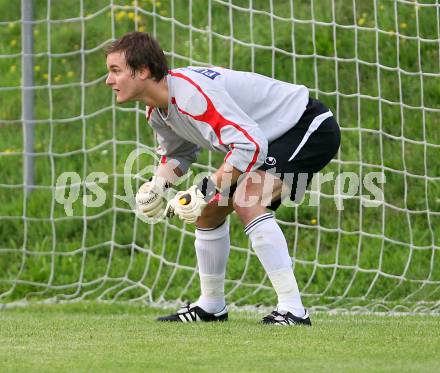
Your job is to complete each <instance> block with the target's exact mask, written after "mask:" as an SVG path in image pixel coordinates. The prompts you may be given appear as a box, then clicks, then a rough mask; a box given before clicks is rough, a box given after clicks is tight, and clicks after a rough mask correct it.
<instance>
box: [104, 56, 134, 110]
mask: <svg viewBox="0 0 440 373" xmlns="http://www.w3.org/2000/svg"><path fill="white" fill-rule="evenodd" d="M107 69H108V71H109V73H108V76H107V79H106V81H105V84H107V85H108V86H109V87H111V89H112V90H113V91H114V92H115V93H116V101H117V102H118V103H122V102H126V101H135V100H137V99H139V93H140V91H141V85H142V80H141V79H140V77H139V74H138V73H137V72H136V74H135V75H134V76H133V73H132V70H131V69H130V68H129V67H128V66H127V64H126V62H125V56H124V53H118V52H115V53H110V54H109V55H108V56H107Z"/></svg>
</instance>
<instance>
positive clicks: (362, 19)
mask: <svg viewBox="0 0 440 373" xmlns="http://www.w3.org/2000/svg"><path fill="white" fill-rule="evenodd" d="M364 23H365V18H359V20H358V25H359V26H362V25H363V24H364Z"/></svg>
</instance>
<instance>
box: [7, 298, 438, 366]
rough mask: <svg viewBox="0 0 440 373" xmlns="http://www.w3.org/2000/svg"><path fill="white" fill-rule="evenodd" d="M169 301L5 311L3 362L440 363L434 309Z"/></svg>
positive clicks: (123, 364) (227, 364)
mask: <svg viewBox="0 0 440 373" xmlns="http://www.w3.org/2000/svg"><path fill="white" fill-rule="evenodd" d="M164 312H166V311H164V310H158V309H148V308H144V307H140V306H128V305H117V304H114V305H102V304H94V303H85V304H84V303H79V304H71V305H52V306H31V307H26V308H22V309H13V310H3V311H1V313H0V320H1V328H0V361H1V362H2V363H1V371H2V372H19V371H26V372H39V371H41V372H85V371H87V372H222V371H227V372H291V371H309V372H322V371H331V372H335V371H344V372H359V371H362V372H399V373H401V372H437V371H438V367H439V366H440V357H439V356H438V351H439V349H440V329H439V328H438V320H437V319H436V318H434V317H429V316H424V317H423V316H402V317H384V316H373V315H370V316H360V315H328V314H322V313H319V314H316V315H313V323H314V325H313V327H312V328H305V327H296V328H279V327H270V326H269V327H268V326H263V325H259V324H258V323H257V321H258V320H259V318H260V317H261V315H259V314H256V313H253V314H252V313H241V312H240V313H237V312H232V313H231V315H230V321H228V322H226V323H221V324H197V325H196V324H178V325H176V324H163V323H157V322H155V321H154V319H155V317H157V316H158V315H161V314H163V313H164Z"/></svg>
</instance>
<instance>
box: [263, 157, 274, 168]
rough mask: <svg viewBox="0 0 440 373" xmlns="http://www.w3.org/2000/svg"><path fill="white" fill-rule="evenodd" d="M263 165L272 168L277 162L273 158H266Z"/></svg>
mask: <svg viewBox="0 0 440 373" xmlns="http://www.w3.org/2000/svg"><path fill="white" fill-rule="evenodd" d="M264 163H266V164H267V165H269V166H274V165H275V164H276V163H277V160H276V159H275V158H274V157H266V160H265V161H264Z"/></svg>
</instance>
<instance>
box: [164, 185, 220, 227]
mask: <svg viewBox="0 0 440 373" xmlns="http://www.w3.org/2000/svg"><path fill="white" fill-rule="evenodd" d="M218 192H219V191H218V190H217V188H216V186H215V184H214V182H213V181H212V180H211V179H210V178H208V177H205V178H204V179H203V180H202V181H201V182H200V183H199V185H193V186H192V187H191V188H189V189H188V190H187V191H183V192H178V193H177V194H176V195H175V196H174V198H173V199H171V200H170V201H169V202H168V204H167V207H166V209H165V215H166V216H168V217H171V216H172V215H173V214H176V215H178V216H179V218H180V219H181V220H183V221H184V222H186V223H195V222H196V221H197V219H198V217H199V216H200V215H202V211H203V209H204V208H205V207H206V205H207V204H208V203H209V201H210V200H211V199H212V198H213V197H214V195H215V194H216V193H218Z"/></svg>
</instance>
